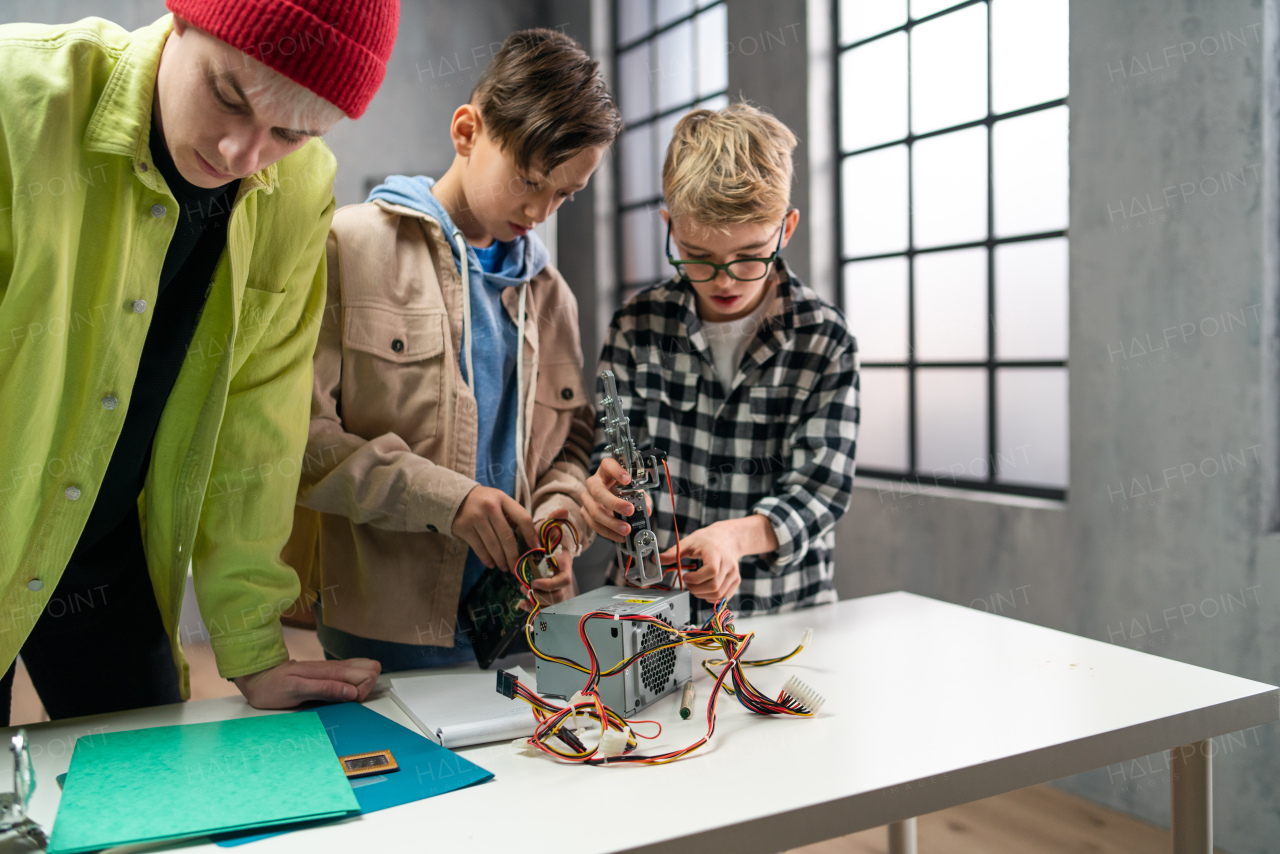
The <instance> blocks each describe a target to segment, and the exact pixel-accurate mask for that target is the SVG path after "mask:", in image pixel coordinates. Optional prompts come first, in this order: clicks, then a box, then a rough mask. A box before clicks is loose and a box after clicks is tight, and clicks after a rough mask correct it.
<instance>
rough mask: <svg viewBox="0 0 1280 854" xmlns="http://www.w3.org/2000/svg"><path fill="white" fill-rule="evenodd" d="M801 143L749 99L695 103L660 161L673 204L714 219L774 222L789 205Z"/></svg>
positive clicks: (707, 221) (676, 210)
mask: <svg viewBox="0 0 1280 854" xmlns="http://www.w3.org/2000/svg"><path fill="white" fill-rule="evenodd" d="M795 147H796V137H795V134H793V133H792V132H791V131H790V130H788V129H787V126H786V125H784V124H783V123H782V122H780V121H778V120H777V119H776V118H774V117H773V116H772V115H770V114H769V113H766V112H764V111H763V110H759V109H757V108H755V107H753V106H751V105H750V104H745V103H736V104H730V105H729V106H727V107H725V108H724V109H723V110H693V111H692V112H690V113H688V114H687V115H686V116H685V117H684V118H682V119H681V120H680V122H679V124H677V125H676V127H675V131H674V132H673V134H672V137H671V144H670V145H668V146H667V158H666V161H665V162H664V163H663V165H662V195H663V199H664V200H665V201H666V203H667V210H668V211H670V213H671V216H672V217H676V218H684V217H688V218H691V219H692V220H693V221H694V222H697V223H700V224H702V225H709V226H726V225H737V224H739V223H776V222H778V221H779V220H781V219H782V217H783V215H784V214H786V212H787V209H788V207H789V206H790V202H791V177H792V163H791V151H792V149H794V148H795Z"/></svg>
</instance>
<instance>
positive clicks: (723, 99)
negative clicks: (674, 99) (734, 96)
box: [697, 95, 729, 110]
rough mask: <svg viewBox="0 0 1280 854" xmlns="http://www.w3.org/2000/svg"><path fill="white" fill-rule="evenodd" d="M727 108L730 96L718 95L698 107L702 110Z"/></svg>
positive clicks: (699, 103) (701, 102)
mask: <svg viewBox="0 0 1280 854" xmlns="http://www.w3.org/2000/svg"><path fill="white" fill-rule="evenodd" d="M727 106H729V96H728V95H716V96H715V97H714V98H708V99H707V100H705V101H699V102H698V103H697V107H698V109H700V110H723V109H724V108H725V107H727Z"/></svg>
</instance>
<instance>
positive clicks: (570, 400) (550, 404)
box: [529, 362, 590, 479]
mask: <svg viewBox="0 0 1280 854" xmlns="http://www.w3.org/2000/svg"><path fill="white" fill-rule="evenodd" d="M587 405H590V400H589V399H588V398H587V394H586V389H585V387H584V386H583V383H582V366H581V365H580V364H579V363H577V362H553V363H551V364H548V365H542V366H541V367H539V369H538V384H537V388H535V389H534V407H533V422H532V427H531V428H530V430H529V450H530V453H531V454H532V455H533V458H534V460H535V461H536V471H534V472H530V476H531V477H534V478H535V479H536V477H540V476H541V475H542V473H543V472H544V471H545V470H546V469H547V468H550V466H551V464H552V463H553V462H555V461H556V459H557V458H559V457H560V456H561V453H562V451H563V450H564V446H565V440H566V439H567V438H568V436H569V430H570V427H571V425H572V423H573V417H574V414H575V413H576V412H577V411H578V410H580V409H581V408H582V407H583V406H587Z"/></svg>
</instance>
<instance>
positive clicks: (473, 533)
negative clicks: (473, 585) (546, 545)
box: [453, 486, 538, 572]
mask: <svg viewBox="0 0 1280 854" xmlns="http://www.w3.org/2000/svg"><path fill="white" fill-rule="evenodd" d="M512 528H515V529H518V530H519V531H520V536H521V537H523V538H524V541H525V542H526V543H536V542H538V535H537V532H536V531H534V529H533V517H531V516H530V515H529V513H528V511H526V510H525V509H524V508H523V507H521V506H520V504H519V503H518V502H517V501H516V500H515V499H514V498H512V497H511V496H510V495H507V494H506V493H505V492H503V491H502V490H501V489H494V488H492V487H489V486H476V487H475V488H473V489H472V490H471V491H470V492H468V493H467V497H466V498H464V499H463V501H462V506H461V507H459V508H458V515H457V516H455V517H454V519H453V535H454V536H455V537H457V538H459V539H461V540H464V541H465V542H466V544H467V545H469V546H471V549H472V551H474V552H475V553H476V557H478V558H480V562H481V563H483V564H484V565H485V566H487V567H490V568H492V567H495V566H496V567H499V568H500V569H502V570H503V571H504V572H510V571H511V569H512V568H513V567H514V566H515V565H516V559H517V558H519V557H520V551H519V548H520V546H519V545H518V544H517V543H516V535H515V533H514V532H513V531H512Z"/></svg>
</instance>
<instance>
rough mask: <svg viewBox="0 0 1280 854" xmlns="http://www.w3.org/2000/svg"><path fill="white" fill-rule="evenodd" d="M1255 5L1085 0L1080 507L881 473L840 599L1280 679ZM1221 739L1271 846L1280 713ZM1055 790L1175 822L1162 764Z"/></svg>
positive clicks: (1073, 315) (1077, 408) (1079, 174)
mask: <svg viewBox="0 0 1280 854" xmlns="http://www.w3.org/2000/svg"><path fill="white" fill-rule="evenodd" d="M1268 2H1269V3H1270V0H1268ZM1272 5H1274V4H1272ZM1269 8H1270V7H1269ZM1263 11H1264V10H1263V5H1262V4H1261V3H1260V2H1250V0H1182V2H1178V3H1176V4H1175V3H1172V2H1155V0H1126V2H1123V3H1117V2H1113V0H1075V2H1072V3H1071V94H1070V99H1069V101H1070V110H1071V143H1070V162H1071V224H1070V240H1071V254H1070V262H1071V277H1070V298H1071V309H1070V363H1069V364H1070V383H1071V391H1070V459H1071V471H1070V487H1069V497H1068V501H1067V502H1066V503H1065V504H1058V505H1053V504H1047V503H1043V502H1030V501H1017V500H1004V501H995V500H991V499H990V498H986V497H977V496H962V495H957V494H947V493H943V492H941V491H935V492H933V493H930V494H923V495H921V494H911V493H906V492H901V491H884V490H883V489H877V488H876V486H875V485H874V484H867V485H865V487H864V488H862V489H860V490H859V491H858V494H857V496H856V497H855V499H854V503H853V507H852V509H851V511H850V513H849V516H848V517H847V520H846V521H845V523H844V524H843V525H842V527H841V530H840V545H839V553H840V555H841V560H840V572H841V577H840V579H839V584H840V590H841V593H842V595H844V596H860V595H864V594H869V593H877V592H881V591H885V590H895V589H907V590H911V591H914V592H917V593H922V594H926V595H929V596H934V597H937V598H940V599H945V600H948V601H951V602H956V603H959V604H963V605H970V606H972V607H978V608H982V609H984V610H992V611H1000V612H1002V613H1004V614H1005V615H1007V616H1010V617H1013V618H1016V619H1020V620H1027V621H1029V622H1033V623H1039V624H1042V625H1046V626H1051V627H1054V628H1058V629H1062V630H1065V631H1069V632H1074V633H1077V634H1080V635H1084V636H1086V637H1092V638H1097V639H1099V640H1103V641H1109V642H1113V643H1118V644H1121V645H1123V646H1127V647H1130V648H1134V649H1141V650H1143V651H1147V652H1151V653H1154V654H1157V655H1163V656H1167V657H1170V658H1174V659H1178V660H1181V661H1186V662H1190V663H1194V664H1197V665H1202V666H1204V667H1210V668H1214V669H1217V670H1222V671H1226V672H1229V673H1234V674H1237V675H1240V676H1244V677H1247V678H1251V679H1257V680H1260V681H1264V682H1270V683H1273V684H1274V683H1276V682H1277V681H1280V648H1278V644H1277V641H1280V583H1277V577H1276V572H1277V569H1280V537H1277V536H1276V535H1274V534H1271V533H1269V532H1270V530H1272V525H1271V524H1270V523H1269V522H1268V521H1267V520H1268V519H1273V518H1274V515H1275V507H1274V495H1275V492H1276V489H1275V485H1276V482H1277V474H1278V467H1277V465H1276V452H1275V446H1276V442H1277V438H1278V437H1277V436H1276V435H1275V434H1276V425H1277V423H1280V421H1278V420H1277V417H1276V411H1275V406H1276V405H1275V401H1276V387H1275V384H1276V381H1277V376H1280V372H1277V370H1276V368H1275V353H1276V343H1275V341H1276V337H1275V335H1276V333H1275V330H1276V303H1275V299H1274V294H1275V288H1276V277H1275V275H1274V267H1275V262H1274V256H1275V244H1276V239H1277V237H1278V236H1280V235H1278V234H1277V230H1276V228H1275V216H1274V210H1275V193H1274V190H1272V189H1267V188H1268V187H1273V186H1274V184H1275V180H1274V176H1273V170H1274V167H1275V166H1276V153H1277V152H1276V137H1275V135H1274V134H1273V133H1271V132H1268V135H1267V144H1266V146H1265V147H1264V135H1263V127H1264V118H1265V119H1266V121H1267V122H1270V125H1269V127H1270V128H1271V129H1274V127H1275V123H1276V119H1275V105H1274V93H1275V87H1276V70H1275V63H1276V56H1275V54H1274V52H1269V53H1267V55H1266V57H1265V60H1264V42H1265V41H1266V39H1265V38H1264V28H1263V26H1262V22H1263ZM1270 14H1271V18H1270V21H1269V24H1268V29H1267V35H1268V36H1274V32H1275V30H1274V24H1275V16H1274V10H1273V9H1271V10H1270ZM1264 81H1265V87H1264ZM1264 88H1265V90H1266V92H1267V100H1268V104H1269V109H1268V110H1266V111H1264ZM1264 214H1265V215H1266V216H1265V219H1266V222H1267V226H1266V231H1265V233H1264ZM1264 259H1269V261H1268V265H1267V266H1265V267H1264ZM1264 339H1265V340H1266V341H1267V347H1266V348H1265V351H1266V352H1265V355H1266V359H1267V361H1266V362H1265V364H1264V347H1263V341H1264ZM1031 451H1034V449H1031ZM1268 496H1270V498H1268ZM1264 499H1266V501H1264ZM1267 502H1270V505H1268V503H1267ZM1125 699H1126V698H1124V697H1116V702H1117V703H1123V702H1125ZM1219 747H1220V748H1221V750H1220V751H1219V753H1218V756H1217V757H1216V760H1215V764H1216V767H1215V770H1214V776H1215V779H1214V787H1215V790H1216V798H1215V801H1216V803H1215V807H1216V815H1217V821H1216V828H1217V832H1216V834H1215V838H1216V841H1217V843H1218V844H1219V845H1220V846H1221V847H1222V848H1223V849H1225V850H1227V851H1230V852H1233V854H1245V852H1249V853H1250V854H1253V852H1257V854H1261V852H1264V851H1267V852H1270V851H1275V850H1276V843H1275V840H1276V839H1277V838H1278V837H1280V800H1278V799H1277V794H1278V792H1277V782H1278V781H1280V755H1277V753H1276V749H1275V748H1276V730H1275V727H1274V726H1268V727H1263V728H1259V729H1257V730H1253V731H1250V732H1247V733H1245V735H1244V738H1243V739H1241V738H1240V737H1237V738H1236V739H1235V740H1233V741H1227V740H1222V741H1221V743H1220V744H1219ZM1063 785H1064V786H1065V787H1066V788H1068V789H1071V790H1072V791H1075V792H1078V793H1080V794H1083V795H1085V796H1087V797H1090V798H1092V799H1094V800H1097V801H1100V802H1102V803H1105V804H1108V805H1110V806H1113V807H1117V808H1120V809H1122V810H1125V811H1127V812H1131V813H1134V814H1137V815H1139V816H1141V817H1143V818H1146V819H1149V820H1152V821H1155V822H1158V823H1163V824H1165V825H1166V826H1167V824H1168V820H1169V807H1168V797H1169V796H1168V791H1169V790H1168V773H1167V770H1166V768H1165V762H1164V759H1163V757H1159V756H1157V757H1149V758H1148V759H1147V760H1144V761H1143V762H1142V763H1141V764H1136V765H1135V764H1131V763H1127V764H1124V765H1114V766H1111V768H1109V769H1104V770H1100V771H1097V772H1093V773H1089V774H1083V775H1079V776H1077V777H1074V778H1071V779H1068V780H1065V781H1063Z"/></svg>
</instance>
